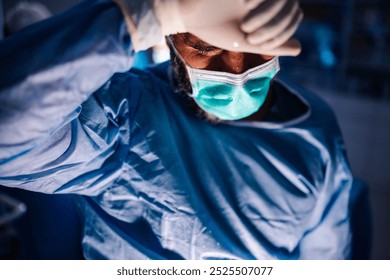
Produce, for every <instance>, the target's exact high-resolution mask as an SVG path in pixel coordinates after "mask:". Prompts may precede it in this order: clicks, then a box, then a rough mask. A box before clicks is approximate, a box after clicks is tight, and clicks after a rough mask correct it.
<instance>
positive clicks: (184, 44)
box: [172, 33, 274, 121]
mask: <svg viewBox="0 0 390 280" xmlns="http://www.w3.org/2000/svg"><path fill="white" fill-rule="evenodd" d="M172 42H173V44H174V46H175V48H176V50H177V52H178V53H179V54H180V56H181V57H182V58H183V60H185V62H186V63H187V64H188V65H189V66H191V67H192V68H196V69H204V70H212V71H221V72H228V73H233V74H241V73H244V72H245V71H247V70H249V69H251V68H253V67H256V66H259V65H261V64H263V63H265V62H267V61H269V60H271V59H272V58H273V57H272V56H265V55H261V54H252V53H241V52H232V51H227V50H224V49H220V48H217V47H214V46H212V45H210V44H208V43H206V42H204V41H203V40H201V39H199V38H198V37H196V36H194V35H192V34H190V33H179V34H176V35H174V36H172ZM182 68H183V69H185V67H182ZM187 78H188V79H189V77H188V73H187ZM271 88H272V87H270V92H269V93H268V96H267V99H266V100H265V103H264V105H263V106H262V107H261V108H260V110H259V111H257V112H256V113H254V114H252V115H251V116H249V117H247V118H245V119H243V120H244V121H259V120H261V119H262V118H263V117H264V115H265V114H266V113H267V111H268V110H269V109H270V107H271V105H272V101H273V98H274V96H273V91H272V89H271Z"/></svg>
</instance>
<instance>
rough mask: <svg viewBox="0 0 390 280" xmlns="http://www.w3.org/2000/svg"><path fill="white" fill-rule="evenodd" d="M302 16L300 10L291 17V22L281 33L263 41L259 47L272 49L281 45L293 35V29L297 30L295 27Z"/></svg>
mask: <svg viewBox="0 0 390 280" xmlns="http://www.w3.org/2000/svg"><path fill="white" fill-rule="evenodd" d="M302 17H303V13H302V12H299V13H297V14H296V15H295V16H294V18H293V19H292V22H291V23H290V25H289V26H288V27H287V29H285V30H284V31H283V32H282V33H281V34H279V35H278V36H276V37H274V38H273V39H271V40H269V41H267V42H265V43H262V44H261V47H262V48H263V49H273V48H277V47H279V46H281V45H282V44H284V43H285V42H286V41H288V40H289V39H290V38H291V37H292V36H293V35H294V33H295V31H296V30H297V28H298V26H299V23H300V22H301V20H302Z"/></svg>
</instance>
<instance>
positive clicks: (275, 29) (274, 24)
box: [247, 1, 302, 45]
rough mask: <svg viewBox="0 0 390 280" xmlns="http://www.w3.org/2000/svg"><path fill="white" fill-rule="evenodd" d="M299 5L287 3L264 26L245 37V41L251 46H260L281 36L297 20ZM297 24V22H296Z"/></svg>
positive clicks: (293, 2) (292, 2)
mask: <svg viewBox="0 0 390 280" xmlns="http://www.w3.org/2000/svg"><path fill="white" fill-rule="evenodd" d="M300 13H302V12H301V11H300V8H299V5H298V3H297V2H296V1H289V2H288V4H287V5H286V6H285V7H284V8H283V9H282V10H281V11H280V12H279V14H278V15H276V16H275V17H274V18H273V19H272V20H271V21H269V22H268V23H267V24H266V25H264V26H263V27H261V28H259V29H258V30H256V31H254V32H252V33H250V34H248V35H247V40H248V42H249V43H251V44H255V45H258V44H261V43H264V42H266V41H268V40H270V39H272V38H277V37H279V36H281V34H283V33H284V32H285V31H286V30H288V29H289V28H290V27H291V26H292V25H294V24H296V20H297V19H298V18H299V14H300ZM298 24H299V22H298Z"/></svg>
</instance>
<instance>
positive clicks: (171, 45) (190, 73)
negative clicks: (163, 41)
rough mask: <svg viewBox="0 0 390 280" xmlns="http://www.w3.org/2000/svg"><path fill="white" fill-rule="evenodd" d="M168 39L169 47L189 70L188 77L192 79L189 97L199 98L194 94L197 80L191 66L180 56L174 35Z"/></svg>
mask: <svg viewBox="0 0 390 280" xmlns="http://www.w3.org/2000/svg"><path fill="white" fill-rule="evenodd" d="M167 38H168V40H167V41H168V44H169V46H170V47H171V48H172V49H173V51H174V52H175V54H176V56H177V57H178V58H179V59H180V60H181V62H182V63H183V64H184V66H185V68H186V70H187V74H188V77H189V79H190V83H191V85H192V93H191V94H188V96H190V97H192V98H195V97H196V96H197V94H195V93H194V88H196V85H195V82H194V81H195V80H196V77H194V75H193V73H192V68H191V66H189V65H188V63H187V62H186V61H185V60H184V58H183V57H182V56H181V55H180V53H179V51H178V50H177V49H176V47H175V45H174V43H173V39H172V35H169V36H167Z"/></svg>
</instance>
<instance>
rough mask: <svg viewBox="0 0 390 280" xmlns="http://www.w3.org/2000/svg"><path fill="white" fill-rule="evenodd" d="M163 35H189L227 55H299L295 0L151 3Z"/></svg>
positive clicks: (299, 15)
mask: <svg viewBox="0 0 390 280" xmlns="http://www.w3.org/2000/svg"><path fill="white" fill-rule="evenodd" d="M154 8H155V13H156V16H157V18H158V20H159V22H160V24H161V26H162V30H163V33H164V35H168V34H174V33H178V32H190V33H192V34H194V35H195V36H197V37H199V38H200V39H202V40H204V41H206V42H207V43H209V44H211V45H213V46H216V47H220V48H223V49H226V50H230V51H238V52H250V53H259V54H263V55H272V56H281V55H298V54H299V53H300V50H301V47H300V44H299V42H298V41H297V40H295V39H292V36H293V34H294V32H295V31H296V29H297V27H298V25H299V23H300V21H301V19H302V12H301V10H300V8H299V5H298V2H297V0H277V1H275V0H228V1H226V0H154Z"/></svg>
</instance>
